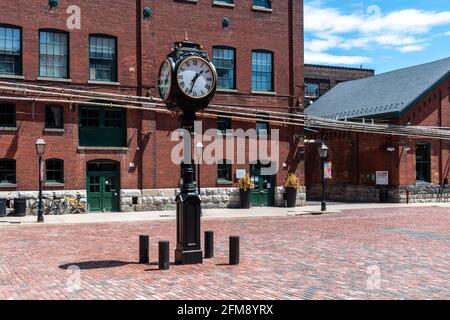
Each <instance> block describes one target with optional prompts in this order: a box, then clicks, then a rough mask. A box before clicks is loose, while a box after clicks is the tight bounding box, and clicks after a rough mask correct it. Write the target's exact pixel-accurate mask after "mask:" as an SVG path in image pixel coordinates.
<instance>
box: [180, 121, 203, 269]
mask: <svg viewBox="0 0 450 320" xmlns="http://www.w3.org/2000/svg"><path fill="white" fill-rule="evenodd" d="M195 119H196V117H195V113H183V114H182V115H181V116H180V122H181V128H183V129H185V130H188V131H189V133H190V134H191V135H192V133H193V128H194V121H195ZM191 149H192V145H191ZM181 174H182V177H183V185H182V187H181V192H180V194H179V195H178V196H177V198H176V202H177V248H176V250H175V263H176V264H182V265H184V264H198V263H202V262H203V252H202V249H201V244H200V234H201V230H200V229H201V222H200V216H201V199H200V195H199V194H198V193H197V188H196V187H195V184H194V164H193V161H192V159H191V162H190V163H182V164H181Z"/></svg>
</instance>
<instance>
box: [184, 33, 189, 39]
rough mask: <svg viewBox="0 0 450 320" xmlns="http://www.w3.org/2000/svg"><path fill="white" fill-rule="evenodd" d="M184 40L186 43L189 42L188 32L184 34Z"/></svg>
mask: <svg viewBox="0 0 450 320" xmlns="http://www.w3.org/2000/svg"><path fill="white" fill-rule="evenodd" d="M184 40H185V41H189V37H188V32H187V31H185V32H184Z"/></svg>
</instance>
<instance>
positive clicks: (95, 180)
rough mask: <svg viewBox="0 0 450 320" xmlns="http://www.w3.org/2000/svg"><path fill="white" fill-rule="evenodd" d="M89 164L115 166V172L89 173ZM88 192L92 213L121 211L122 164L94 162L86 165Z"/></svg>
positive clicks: (110, 161)
mask: <svg viewBox="0 0 450 320" xmlns="http://www.w3.org/2000/svg"><path fill="white" fill-rule="evenodd" d="M89 164H99V165H100V166H101V165H107V164H114V165H115V166H116V168H117V169H116V170H115V171H102V170H100V171H94V170H92V171H89ZM86 192H87V197H88V202H89V204H90V205H91V210H92V211H120V163H119V162H117V161H112V160H93V161H89V162H87V163H86Z"/></svg>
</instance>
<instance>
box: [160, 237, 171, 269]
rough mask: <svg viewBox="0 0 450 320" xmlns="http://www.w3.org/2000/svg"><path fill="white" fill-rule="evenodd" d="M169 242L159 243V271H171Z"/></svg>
mask: <svg viewBox="0 0 450 320" xmlns="http://www.w3.org/2000/svg"><path fill="white" fill-rule="evenodd" d="M169 246H170V244H169V241H160V242H159V270H169V268H170V260H169Z"/></svg>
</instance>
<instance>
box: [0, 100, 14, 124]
mask: <svg viewBox="0 0 450 320" xmlns="http://www.w3.org/2000/svg"><path fill="white" fill-rule="evenodd" d="M15 126H16V106H14V105H11V104H0V127H15Z"/></svg>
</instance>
